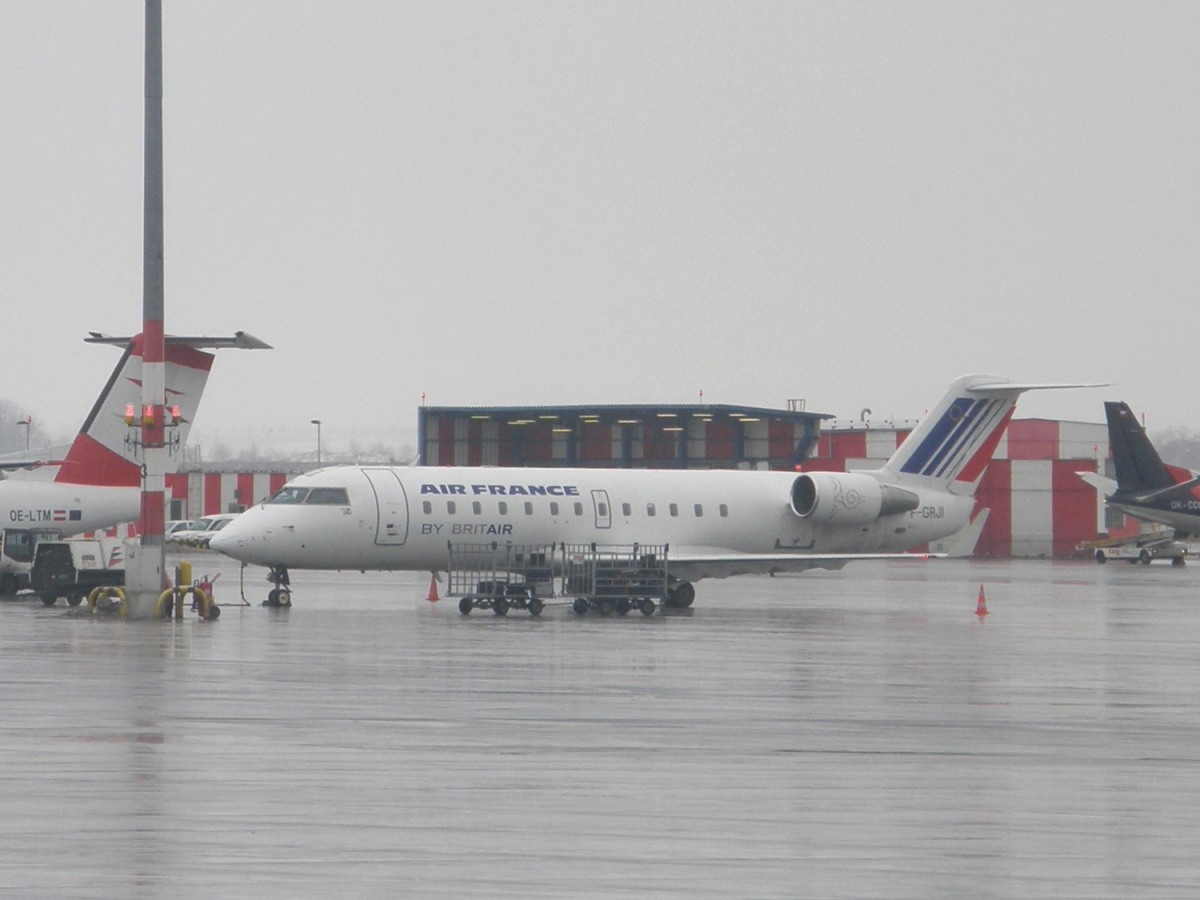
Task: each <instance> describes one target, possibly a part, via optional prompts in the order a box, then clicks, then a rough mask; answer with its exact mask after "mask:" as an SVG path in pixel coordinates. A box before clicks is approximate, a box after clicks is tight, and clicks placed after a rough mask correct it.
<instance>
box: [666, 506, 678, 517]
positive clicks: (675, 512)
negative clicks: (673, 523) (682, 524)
mask: <svg viewBox="0 0 1200 900" xmlns="http://www.w3.org/2000/svg"><path fill="white" fill-rule="evenodd" d="M667 509H668V510H670V512H671V515H673V516H677V515H679V504H678V503H672V504H671V505H670V506H668V507H667Z"/></svg>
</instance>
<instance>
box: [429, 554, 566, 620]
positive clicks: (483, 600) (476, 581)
mask: <svg viewBox="0 0 1200 900" xmlns="http://www.w3.org/2000/svg"><path fill="white" fill-rule="evenodd" d="M449 549H450V564H449V573H448V574H449V588H448V590H447V592H446V593H447V595H448V596H451V597H455V596H457V597H461V599H460V600H459V601H458V611H459V612H461V613H462V614H463V615H464V616H465V615H468V614H469V613H470V612H471V610H473V609H490V610H491V611H492V612H493V613H495V614H496V615H498V616H503V615H507V613H508V611H509V610H510V609H524V610H528V612H529V614H530V615H531V616H537V615H540V614H541V612H542V609H543V608H544V606H545V601H546V600H548V599H550V598H552V597H554V596H555V593H554V557H555V553H554V550H555V547H554V544H500V543H497V542H495V541H493V542H492V543H490V544H462V543H458V544H456V543H453V542H450V543H449Z"/></svg>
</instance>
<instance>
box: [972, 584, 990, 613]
mask: <svg viewBox="0 0 1200 900" xmlns="http://www.w3.org/2000/svg"><path fill="white" fill-rule="evenodd" d="M987 614H988V608H987V597H985V596H984V594H983V585H982V584H981V585H980V586H979V599H978V600H977V601H976V603H975V615H977V616H979V618H981V619H982V618H983V617H984V616H986V615H987Z"/></svg>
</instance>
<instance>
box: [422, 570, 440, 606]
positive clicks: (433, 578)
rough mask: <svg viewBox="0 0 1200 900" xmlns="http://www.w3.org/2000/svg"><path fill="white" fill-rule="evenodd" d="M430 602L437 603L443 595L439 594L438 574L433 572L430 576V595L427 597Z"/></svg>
mask: <svg viewBox="0 0 1200 900" xmlns="http://www.w3.org/2000/svg"><path fill="white" fill-rule="evenodd" d="M425 599H426V600H428V601H429V602H430V603H437V602H438V600H440V599H441V597H439V596H438V590H437V574H436V573H432V574H430V576H429V596H428V597H426V598H425Z"/></svg>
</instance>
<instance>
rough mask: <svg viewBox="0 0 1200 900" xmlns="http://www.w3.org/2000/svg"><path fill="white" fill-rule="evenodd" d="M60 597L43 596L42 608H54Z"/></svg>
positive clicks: (52, 595)
mask: <svg viewBox="0 0 1200 900" xmlns="http://www.w3.org/2000/svg"><path fill="white" fill-rule="evenodd" d="M57 599H58V597H56V596H54V594H42V606H53V605H54V601H55V600H57Z"/></svg>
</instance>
